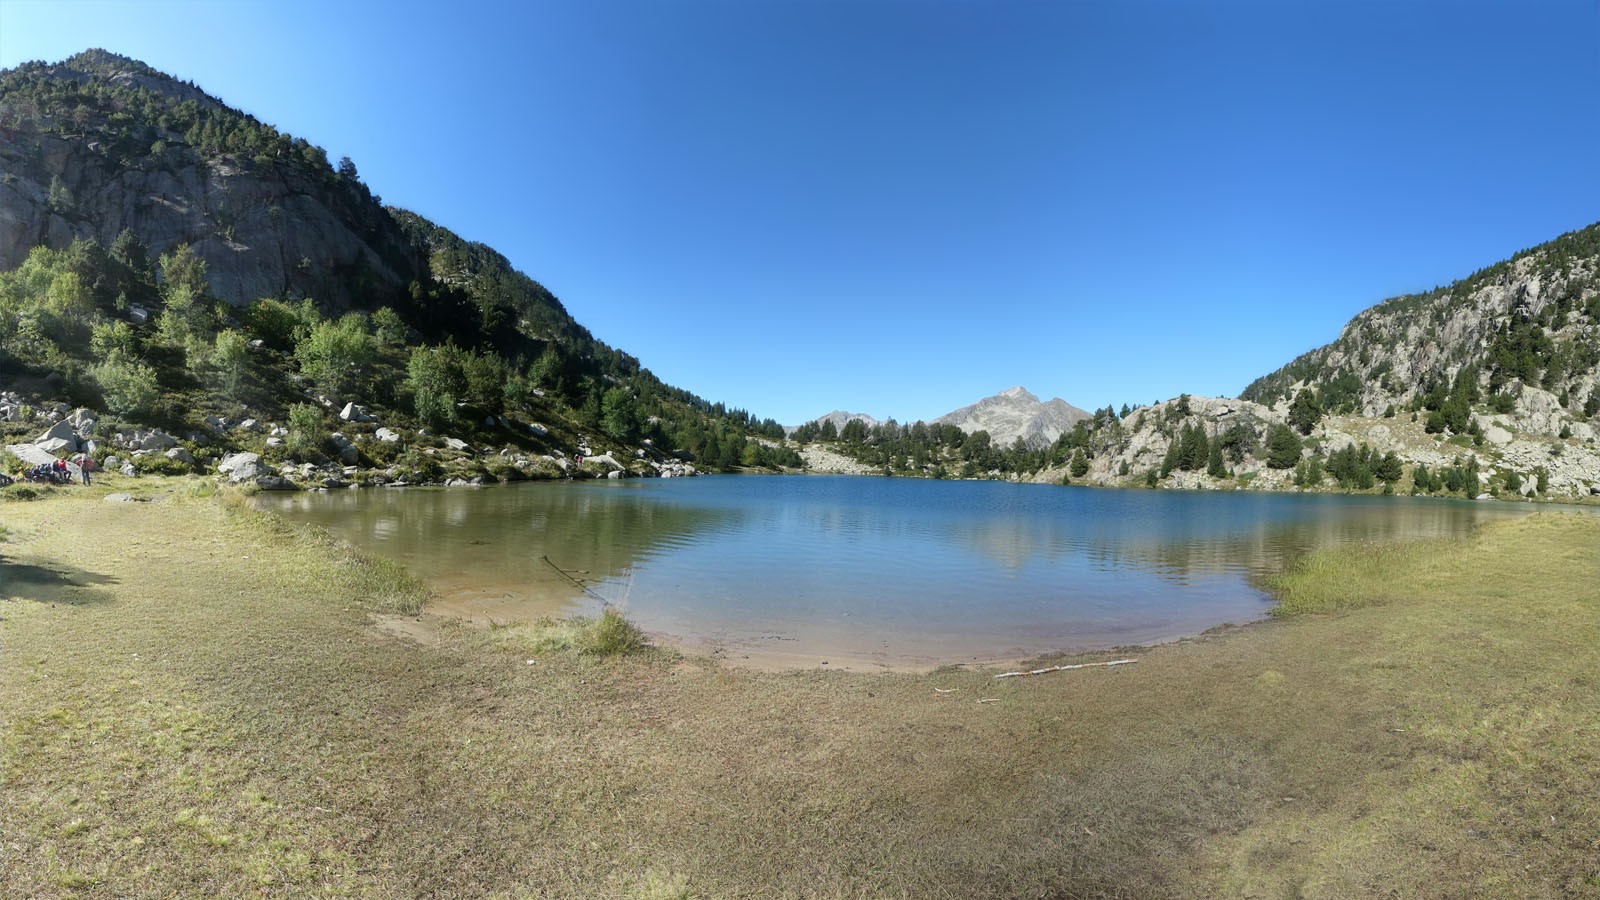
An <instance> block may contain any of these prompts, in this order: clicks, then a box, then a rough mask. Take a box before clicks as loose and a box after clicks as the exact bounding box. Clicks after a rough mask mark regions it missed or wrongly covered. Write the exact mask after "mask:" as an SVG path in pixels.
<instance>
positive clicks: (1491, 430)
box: [1483, 425, 1511, 447]
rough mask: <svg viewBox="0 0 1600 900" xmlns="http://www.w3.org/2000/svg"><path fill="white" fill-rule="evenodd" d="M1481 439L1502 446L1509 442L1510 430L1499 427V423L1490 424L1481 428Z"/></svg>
mask: <svg viewBox="0 0 1600 900" xmlns="http://www.w3.org/2000/svg"><path fill="white" fill-rule="evenodd" d="M1483 439H1484V440H1486V441H1488V442H1489V443H1491V444H1494V445H1495V446H1496V447H1504V446H1505V445H1507V444H1509V443H1511V432H1509V431H1507V430H1505V429H1504V428H1501V427H1500V426H1499V425H1490V426H1489V427H1488V428H1485V429H1484V430H1483Z"/></svg>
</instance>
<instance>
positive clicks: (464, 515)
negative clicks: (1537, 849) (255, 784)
mask: <svg viewBox="0 0 1600 900" xmlns="http://www.w3.org/2000/svg"><path fill="white" fill-rule="evenodd" d="M262 502H263V504H265V505H269V506H272V507H275V508H278V509H280V510H282V511H284V512H287V513H289V514H291V515H293V516H295V517H297V518H304V519H309V520H311V521H315V522H317V523H319V524H323V525H326V526H328V527H330V528H332V529H333V530H334V531H335V532H337V533H339V534H340V535H341V536H344V537H346V538H347V539H349V540H352V541H353V542H355V543H357V544H359V545H364V546H366V547H368V548H369V549H372V550H374V551H376V552H379V553H383V554H386V555H389V556H392V557H395V558H397V559H399V560H401V561H402V562H404V563H405V564H406V565H407V566H408V567H410V568H411V569H412V570H413V571H415V572H417V573H418V574H420V575H422V576H423V577H426V578H429V579H430V580H432V581H433V582H434V583H435V584H436V585H437V586H438V588H439V590H440V591H441V593H443V594H445V595H446V596H447V597H455V598H463V597H465V598H478V599H482V598H491V599H494V600H496V601H497V602H502V604H503V605H502V607H497V609H500V610H501V612H500V613H499V614H501V615H503V616H505V617H528V618H531V617H535V616H536V615H537V614H543V613H549V612H556V611H562V610H564V609H571V608H578V607H585V606H587V607H590V608H592V607H593V606H595V605H597V604H595V602H594V601H593V600H592V597H586V596H585V594H584V592H582V591H580V590H578V589H577V588H575V587H574V586H573V585H572V584H571V583H570V582H569V581H568V580H566V578H565V577H564V576H563V575H562V574H561V573H560V572H558V571H557V570H556V568H555V567H559V568H560V569H562V570H565V571H566V572H568V573H571V574H573V575H576V576H577V577H579V578H581V579H584V580H586V581H588V582H590V583H591V590H592V592H593V594H597V595H599V596H603V597H605V598H607V599H608V600H610V601H612V602H616V603H619V604H623V605H625V606H626V607H627V609H628V612H629V615H630V616H632V617H633V618H635V619H636V620H638V621H639V622H640V624H642V625H643V626H644V627H645V628H646V629H648V630H652V631H657V632H664V633H667V634H670V635H674V636H677V637H678V638H680V639H684V640H686V641H687V642H689V643H691V644H698V645H702V646H704V645H709V644H732V645H735V646H772V645H773V643H774V642H776V643H778V644H781V645H783V647H784V648H785V649H788V650H792V651H793V652H795V653H797V654H802V655H803V654H805V653H808V652H816V653H824V654H826V653H832V654H845V655H853V656H856V657H857V658H861V657H880V658H885V659H893V660H896V661H903V660H907V659H917V660H928V661H940V660H951V659H961V658H970V657H973V656H995V655H1003V654H1007V653H1012V652H1017V651H1021V652H1037V651H1043V650H1048V649H1065V648H1084V647H1093V646H1110V645H1115V644H1120V643H1131V642H1143V641H1154V640H1162V639H1168V638H1172V637H1176V636H1179V635H1182V634H1190V633H1196V632H1199V631H1202V630H1204V629H1205V628H1208V627H1210V626H1212V625H1216V624H1219V623H1222V622H1228V621H1233V622H1240V621H1246V620H1249V619H1253V618H1256V617H1258V616H1260V615H1261V614H1262V613H1263V612H1264V610H1265V608H1266V605H1267V598H1266V597H1265V595H1264V594H1263V593H1262V591H1261V589H1260V587H1259V585H1260V583H1261V579H1262V578H1263V577H1265V576H1267V575H1270V574H1272V573H1275V572H1278V571H1281V570H1282V568H1283V567H1284V566H1286V565H1288V564H1289V563H1290V562H1292V561H1293V560H1294V559H1295V558H1296V557H1297V556H1299V555H1300V554H1303V553H1305V552H1307V551H1309V550H1311V549H1314V548H1317V547H1322V546H1327V545H1330V544H1339V543H1346V542H1350V541H1360V540H1378V541H1389V540H1398V539H1406V538H1416V537H1434V536H1441V535H1448V534H1458V533H1462V532H1464V531H1466V530H1468V529H1470V528H1471V527H1472V526H1473V525H1475V524H1476V523H1478V522H1481V521H1484V520H1485V519H1489V518H1499V517H1506V516H1515V515H1521V514H1524V513H1525V512H1526V511H1527V507H1519V506H1514V505H1507V504H1482V503H1469V502H1455V503H1452V502H1443V501H1437V500H1415V499H1412V498H1390V497H1328V496H1292V495H1273V494H1248V493H1229V494H1211V493H1183V492H1167V491H1110V490H1087V489H1070V490H1069V489H1060V488H1052V487H1043V486H1030V485H1008V484H995V483H947V482H928V481H912V480H905V479H874V478H824V477H806V478H737V477H726V478H702V479H692V480H666V481H643V482H624V483H621V484H618V483H606V484H532V485H519V486H513V487H489V488H483V489H477V490H417V489H407V490H404V491H398V490H374V491H362V492H354V491H351V492H335V493H325V494H318V493H312V494H300V495H293V496H288V497H281V498H279V497H272V498H265V497H264V498H263V499H262ZM545 558H548V559H549V561H550V563H553V564H554V566H552V565H550V564H549V563H546V562H545V561H544V560H545Z"/></svg>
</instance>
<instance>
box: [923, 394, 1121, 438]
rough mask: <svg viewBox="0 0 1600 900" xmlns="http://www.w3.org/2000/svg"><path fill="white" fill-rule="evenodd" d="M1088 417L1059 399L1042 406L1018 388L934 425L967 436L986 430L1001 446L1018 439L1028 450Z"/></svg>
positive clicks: (936, 421) (982, 401)
mask: <svg viewBox="0 0 1600 900" xmlns="http://www.w3.org/2000/svg"><path fill="white" fill-rule="evenodd" d="M1088 418H1090V415H1089V413H1087V412H1085V411H1084V410H1081V409H1079V408H1077V407H1076V406H1073V405H1072V404H1070V403H1068V402H1067V401H1065V400H1062V399H1061V398H1060V397H1053V398H1051V399H1050V400H1048V401H1045V402H1042V403H1041V402H1040V401H1039V398H1038V397H1037V396H1035V395H1034V394H1033V393H1032V392H1031V391H1029V390H1028V389H1027V388H1025V387H1023V386H1021V385H1017V386H1016V387H1011V388H1007V389H1006V390H1003V391H1001V392H1000V393H998V394H995V395H994V396H992V397H985V398H983V399H982V400H979V401H978V402H977V403H974V404H972V405H971V406H964V407H962V408H961V409H958V410H956V411H955V412H952V413H947V414H945V415H943V416H940V417H939V418H937V419H935V420H934V422H935V423H937V424H940V425H954V426H956V427H957V428H960V429H961V430H962V431H965V432H967V433H968V434H971V433H972V432H974V431H987V432H989V437H990V438H992V439H993V440H994V442H995V443H997V444H1001V445H1009V444H1012V443H1014V442H1015V441H1016V440H1018V439H1019V438H1020V439H1021V440H1022V442H1023V443H1024V444H1026V445H1028V446H1029V447H1043V446H1048V445H1049V444H1052V443H1054V442H1055V440H1056V438H1058V437H1060V436H1061V435H1062V434H1064V433H1065V432H1067V431H1070V430H1071V429H1072V426H1074V425H1076V424H1077V423H1078V422H1079V421H1082V420H1083V419H1088Z"/></svg>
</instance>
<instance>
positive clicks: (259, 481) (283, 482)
mask: <svg viewBox="0 0 1600 900" xmlns="http://www.w3.org/2000/svg"><path fill="white" fill-rule="evenodd" d="M256 487H259V488H261V489H262V490H263V491H292V490H294V489H295V486H294V482H292V481H290V480H289V479H287V478H284V477H283V476H281V475H258V476H256Z"/></svg>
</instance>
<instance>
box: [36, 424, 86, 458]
mask: <svg viewBox="0 0 1600 900" xmlns="http://www.w3.org/2000/svg"><path fill="white" fill-rule="evenodd" d="M52 441H66V442H67V443H68V444H71V448H72V449H73V450H77V449H78V432H77V429H75V428H73V427H72V423H71V422H68V421H64V420H63V421H60V422H57V423H55V424H54V425H51V426H50V427H49V428H47V429H45V432H44V434H41V435H39V436H38V437H37V438H35V439H34V441H33V442H34V444H35V445H37V446H40V447H43V446H44V445H45V444H47V443H50V442H52ZM51 452H55V451H53V450H52V451H51Z"/></svg>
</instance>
